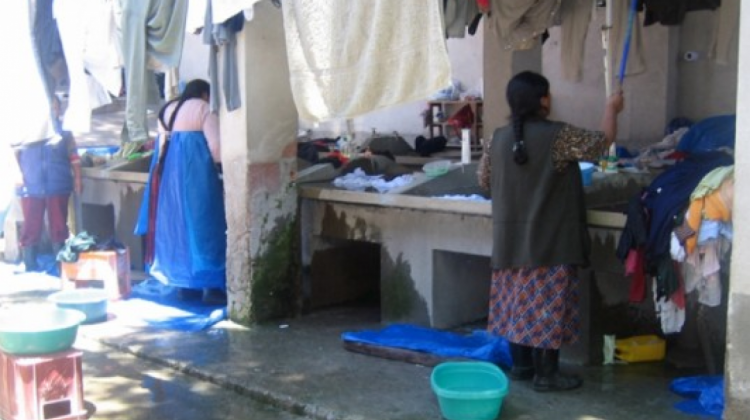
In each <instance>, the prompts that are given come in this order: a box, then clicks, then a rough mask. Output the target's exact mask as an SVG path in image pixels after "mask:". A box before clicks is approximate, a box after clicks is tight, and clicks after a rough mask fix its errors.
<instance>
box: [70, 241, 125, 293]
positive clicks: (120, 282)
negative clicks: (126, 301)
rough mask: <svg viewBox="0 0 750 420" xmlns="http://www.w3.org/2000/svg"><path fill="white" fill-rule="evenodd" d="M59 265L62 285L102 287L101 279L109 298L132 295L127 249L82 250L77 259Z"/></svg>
mask: <svg viewBox="0 0 750 420" xmlns="http://www.w3.org/2000/svg"><path fill="white" fill-rule="evenodd" d="M60 266H61V270H60V271H61V277H62V279H63V289H74V288H78V287H99V285H98V284H97V283H99V284H100V285H101V287H103V288H104V290H106V291H107V295H108V297H109V299H110V300H118V299H121V298H126V297H128V296H130V289H131V286H130V254H129V253H128V250H127V249H123V250H117V251H92V252H82V253H80V254H79V255H78V261H76V262H73V263H68V262H63V263H61V264H60Z"/></svg>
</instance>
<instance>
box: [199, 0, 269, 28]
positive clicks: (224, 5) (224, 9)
mask: <svg viewBox="0 0 750 420" xmlns="http://www.w3.org/2000/svg"><path fill="white" fill-rule="evenodd" d="M258 2H260V0H211V4H212V6H211V7H212V13H211V23H213V24H214V25H218V24H220V23H224V22H226V21H227V20H229V19H231V18H232V17H234V16H235V15H237V14H238V13H242V12H243V11H244V10H246V9H250V10H252V9H253V7H254V6H255V4H256V3H258Z"/></svg>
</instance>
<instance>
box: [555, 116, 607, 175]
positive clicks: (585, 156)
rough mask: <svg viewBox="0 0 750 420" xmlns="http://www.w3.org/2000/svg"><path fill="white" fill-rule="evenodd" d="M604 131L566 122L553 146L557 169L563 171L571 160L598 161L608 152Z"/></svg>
mask: <svg viewBox="0 0 750 420" xmlns="http://www.w3.org/2000/svg"><path fill="white" fill-rule="evenodd" d="M606 148H607V140H606V138H605V137H604V132H602V131H593V130H584V129H582V128H578V127H574V126H572V125H569V124H565V125H564V126H563V128H561V129H560V131H559V132H558V133H557V138H555V144H554V145H553V146H552V159H553V160H554V162H555V169H557V170H558V171H563V170H564V169H565V167H566V166H567V165H568V163H569V162H571V161H579V160H588V161H596V160H598V159H599V157H600V156H602V155H603V154H604V153H605V152H606Z"/></svg>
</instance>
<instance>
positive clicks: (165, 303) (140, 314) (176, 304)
mask: <svg viewBox="0 0 750 420" xmlns="http://www.w3.org/2000/svg"><path fill="white" fill-rule="evenodd" d="M112 311H113V312H114V314H115V315H116V316H117V317H118V318H120V319H121V320H122V321H123V322H125V323H129V322H130V323H136V324H145V325H148V326H150V327H153V328H158V329H167V330H177V331H188V332H189V331H202V330H206V329H208V328H211V327H212V326H214V325H215V324H216V323H218V322H219V321H222V320H225V319H227V309H226V306H223V305H208V304H205V303H203V302H201V301H200V300H196V301H181V300H180V299H178V298H177V296H176V290H175V289H174V288H173V287H170V286H165V285H163V284H161V283H159V282H158V281H156V280H155V279H147V280H146V281H143V282H141V283H139V284H138V285H136V286H135V287H134V288H133V290H132V293H131V295H130V298H129V299H126V300H122V301H118V302H115V303H113V304H112Z"/></svg>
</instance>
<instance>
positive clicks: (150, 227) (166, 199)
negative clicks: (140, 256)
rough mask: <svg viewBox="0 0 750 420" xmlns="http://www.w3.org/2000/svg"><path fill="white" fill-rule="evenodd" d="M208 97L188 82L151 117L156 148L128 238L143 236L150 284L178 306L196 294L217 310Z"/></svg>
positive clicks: (222, 220)
mask: <svg viewBox="0 0 750 420" xmlns="http://www.w3.org/2000/svg"><path fill="white" fill-rule="evenodd" d="M209 96H210V86H209V84H208V82H206V81H205V80H200V79H197V80H193V81H191V82H189V83H188V84H187V85H186V86H185V90H184V91H183V92H182V94H181V95H180V96H179V97H178V98H176V99H174V100H172V101H170V102H167V104H165V105H164V107H163V108H162V109H161V111H160V112H159V145H158V147H156V153H155V155H154V158H153V159H152V165H151V170H150V173H149V184H148V186H147V190H146V194H145V198H147V200H144V204H143V205H142V207H141V217H140V218H139V225H138V226H137V227H136V233H141V234H143V233H145V234H146V235H147V237H146V260H147V263H149V264H150V271H149V273H150V274H151V275H152V276H153V277H154V278H156V279H157V280H159V281H161V282H162V283H165V284H168V285H170V286H174V287H177V288H178V296H179V297H181V298H189V297H191V296H195V297H196V298H197V297H200V296H201V293H202V294H203V300H204V301H207V302H210V303H220V302H221V303H223V302H225V300H226V295H225V290H226V229H227V225H226V217H225V211H224V191H223V184H222V181H221V178H220V168H221V167H220V162H221V151H220V150H221V144H220V139H219V123H218V116H217V115H216V114H213V113H211V111H210V110H209V103H208V100H209ZM144 212H147V213H148V216H147V217H144ZM144 220H147V222H148V223H147V226H144V224H145V223H143V221H144Z"/></svg>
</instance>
